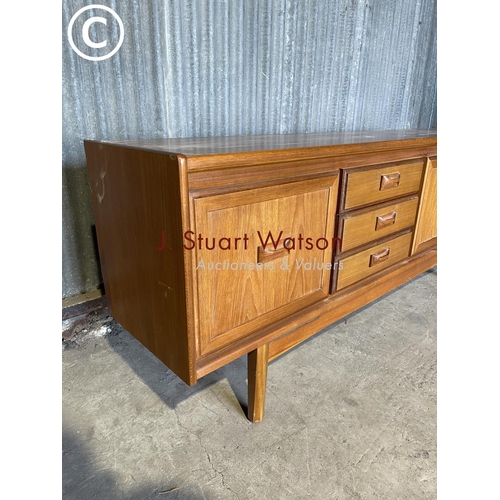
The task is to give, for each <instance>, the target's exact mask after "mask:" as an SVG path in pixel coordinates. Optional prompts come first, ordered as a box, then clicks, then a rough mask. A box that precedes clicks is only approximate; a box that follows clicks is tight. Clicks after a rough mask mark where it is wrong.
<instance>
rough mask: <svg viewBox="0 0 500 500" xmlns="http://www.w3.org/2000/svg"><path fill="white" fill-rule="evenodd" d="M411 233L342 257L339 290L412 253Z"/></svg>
mask: <svg viewBox="0 0 500 500" xmlns="http://www.w3.org/2000/svg"><path fill="white" fill-rule="evenodd" d="M410 243H411V233H407V234H404V235H402V236H398V237H397V238H394V239H392V240H389V241H386V242H385V243H381V244H380V245H376V246H374V247H372V248H369V249H368V250H364V251H363V252H359V253H357V254H354V255H351V256H350V257H346V258H344V259H341V260H340V261H339V264H338V277H337V290H342V288H345V287H346V286H349V285H352V284H353V283H356V282H357V281H359V280H362V279H363V278H367V277H368V276H371V275H372V274H375V273H377V272H378V271H381V270H382V269H385V268H386V267H389V266H392V264H395V263H396V262H399V261H400V260H403V259H405V258H406V257H408V255H409V253H410Z"/></svg>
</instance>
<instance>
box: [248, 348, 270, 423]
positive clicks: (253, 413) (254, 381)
mask: <svg viewBox="0 0 500 500" xmlns="http://www.w3.org/2000/svg"><path fill="white" fill-rule="evenodd" d="M268 358H269V344H264V345H262V346H260V347H259V348H257V349H255V351H251V352H249V353H248V420H250V422H261V421H262V419H263V418H264V405H265V402H266V382H267V364H268Z"/></svg>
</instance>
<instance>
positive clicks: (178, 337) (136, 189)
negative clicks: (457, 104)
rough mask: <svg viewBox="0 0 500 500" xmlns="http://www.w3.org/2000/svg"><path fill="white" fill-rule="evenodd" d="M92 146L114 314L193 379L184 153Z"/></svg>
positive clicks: (95, 201)
mask: <svg viewBox="0 0 500 500" xmlns="http://www.w3.org/2000/svg"><path fill="white" fill-rule="evenodd" d="M85 152H86V156H87V167H88V172H89V182H90V188H91V192H92V206H93V209H94V217H95V223H96V232H97V240H98V246H99V256H100V260H101V266H102V274H103V279H104V286H105V293H106V297H107V300H108V304H109V307H110V312H111V314H112V315H113V317H114V318H115V319H116V320H117V321H118V322H119V323H120V324H121V325H122V326H123V327H124V328H126V329H127V330H128V331H129V332H130V333H131V334H132V335H133V336H134V337H135V338H136V339H137V340H139V341H140V342H141V343H142V344H143V345H144V346H145V347H147V348H148V349H149V350H150V351H151V352H152V353H153V354H155V356H157V357H158V358H159V359H160V360H161V361H162V362H163V363H165V364H166V365H167V366H168V367H169V368H170V369H171V370H172V371H173V372H174V373H176V374H177V375H178V376H179V377H180V378H181V379H182V380H184V381H185V382H186V383H188V384H193V383H195V382H196V375H195V371H194V367H193V363H192V359H191V357H190V346H189V338H188V330H187V315H186V298H185V297H186V293H185V278H184V258H183V246H182V244H183V238H182V234H183V229H182V219H181V196H180V188H179V166H178V161H177V157H175V156H169V155H165V154H158V153H152V152H147V151H141V150H136V149H131V148H124V147H119V146H113V145H106V144H100V143H94V142H90V141H86V142H85Z"/></svg>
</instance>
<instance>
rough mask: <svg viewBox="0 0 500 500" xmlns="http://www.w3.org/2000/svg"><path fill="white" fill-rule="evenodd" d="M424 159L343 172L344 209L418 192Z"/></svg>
mask: <svg viewBox="0 0 500 500" xmlns="http://www.w3.org/2000/svg"><path fill="white" fill-rule="evenodd" d="M423 166H424V160H418V161H411V162H405V163H397V164H394V163H393V164H391V165H385V166H377V167H374V168H368V169H362V170H361V169H355V170H346V171H345V173H344V175H346V177H347V179H346V192H345V200H344V204H343V209H344V210H350V209H352V208H356V207H362V206H366V205H371V204H373V203H377V202H380V201H384V200H389V199H391V198H398V197H400V196H405V195H410V194H413V193H416V192H417V191H418V190H419V189H420V180H421V177H422V171H423Z"/></svg>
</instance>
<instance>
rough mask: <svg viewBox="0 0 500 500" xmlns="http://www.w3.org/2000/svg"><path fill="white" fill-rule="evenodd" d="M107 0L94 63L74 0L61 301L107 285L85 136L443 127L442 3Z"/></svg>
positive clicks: (69, 8) (66, 54)
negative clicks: (439, 108)
mask: <svg viewBox="0 0 500 500" xmlns="http://www.w3.org/2000/svg"><path fill="white" fill-rule="evenodd" d="M101 1H102V3H101V4H100V5H101V6H104V7H107V8H109V9H111V10H112V11H114V12H115V13H116V14H117V16H118V17H119V18H120V19H121V21H122V24H123V44H122V45H121V46H120V48H119V49H118V50H117V51H116V53H115V54H114V55H112V56H111V57H109V58H107V59H102V60H97V61H94V60H89V59H86V58H84V57H82V56H81V55H79V54H78V53H77V52H76V51H75V50H74V49H73V48H72V46H71V45H70V43H69V40H68V33H67V32H68V26H69V24H70V21H71V20H72V18H73V16H74V15H75V14H76V13H77V12H78V11H79V10H80V9H82V8H84V7H87V6H89V5H92V3H93V2H92V1H83V0H63V23H62V27H63V38H62V60H63V297H68V296H71V295H75V294H78V293H82V292H85V291H89V290H91V289H94V288H96V287H97V286H98V284H99V283H100V281H101V276H100V272H99V265H98V261H97V251H96V246H95V243H94V242H95V238H94V235H93V231H92V224H93V217H92V209H91V204H90V192H89V187H88V185H87V177H86V170H85V156H84V151H83V140H84V139H99V140H104V139H132V138H147V137H192V136H214V135H241V134H277V133H281V134H283V133H292V132H322V131H342V130H346V131H349V130H369V129H397V128H417V127H418V128H427V127H435V126H436V0H365V1H356V0H332V1H328V0H233V1H229V0H140V1H139V0H122V1H105V0H101ZM96 17H97V18H101V19H100V20H98V21H96V20H95V19H92V18H96ZM103 19H104V20H105V21H104V22H103ZM86 22H87V24H86ZM86 30H87V34H88V38H87V42H90V44H91V45H92V44H98V43H101V44H102V43H103V42H106V46H105V47H102V48H91V47H90V46H89V44H88V43H86V41H85V40H84V38H83V37H84V33H85V32H86ZM120 30H121V28H120V25H119V22H118V21H117V19H116V17H115V16H114V15H113V13H112V12H110V11H109V10H104V9H103V8H93V9H87V10H84V11H83V12H81V13H80V14H79V15H78V16H76V18H75V20H74V23H73V25H72V29H71V35H72V40H73V43H74V45H75V47H76V48H77V49H78V50H79V51H80V52H81V53H82V54H84V55H86V56H89V57H101V56H104V55H107V54H109V53H110V51H111V49H112V48H113V47H115V46H117V44H118V41H119V38H120V33H121V31H120Z"/></svg>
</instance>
